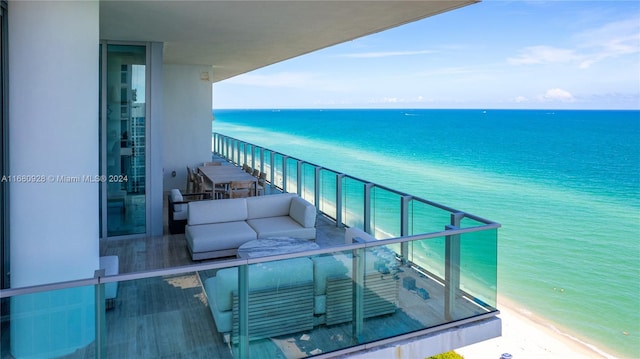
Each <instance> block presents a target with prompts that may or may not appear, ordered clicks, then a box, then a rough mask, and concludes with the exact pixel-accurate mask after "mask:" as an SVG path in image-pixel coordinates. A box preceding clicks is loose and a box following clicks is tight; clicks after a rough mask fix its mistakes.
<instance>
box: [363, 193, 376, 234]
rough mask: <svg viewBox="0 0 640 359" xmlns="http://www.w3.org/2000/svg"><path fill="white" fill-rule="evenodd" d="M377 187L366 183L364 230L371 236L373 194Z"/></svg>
mask: <svg viewBox="0 0 640 359" xmlns="http://www.w3.org/2000/svg"><path fill="white" fill-rule="evenodd" d="M374 186H375V184H374V183H365V185H364V213H363V214H362V216H363V219H362V220H363V222H364V223H363V226H364V228H363V230H364V231H365V232H367V233H369V234H372V233H371V194H372V192H373V191H372V189H373V187H374Z"/></svg>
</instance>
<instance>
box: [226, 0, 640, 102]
mask: <svg viewBox="0 0 640 359" xmlns="http://www.w3.org/2000/svg"><path fill="white" fill-rule="evenodd" d="M213 108H214V109H224V108H247V109H250V108H269V109H277V108H447V109H457V108H474V109H478V108H503V109H539V108H540V109H640V1H619V0H609V1H573V0H564V1H563V0H556V1H525V0H518V1H495V0H484V1H483V2H481V3H478V4H474V5H470V6H467V7H464V8H461V9H457V10H454V11H450V12H447V13H443V14H439V15H436V16H433V17H430V18H426V19H423V20H420V21H416V22H413V23H409V24H406V25H402V26H399V27H396V28H393V29H389V30H386V31H382V32H379V33H376V34H372V35H369V36H366V37H362V38H359V39H355V40H352V41H349V42H346V43H342V44H338V45H335V46H332V47H329V48H326V49H322V50H318V51H316V52H313V53H310V54H305V55H302V56H299V57H297V58H294V59H290V60H287V61H283V62H280V63H277V64H274V65H270V66H267V67H264V68H262V69H258V70H255V71H252V72H248V73H246V74H243V75H239V76H236V77H233V78H231V79H228V80H224V81H220V82H218V83H215V84H214V85H213Z"/></svg>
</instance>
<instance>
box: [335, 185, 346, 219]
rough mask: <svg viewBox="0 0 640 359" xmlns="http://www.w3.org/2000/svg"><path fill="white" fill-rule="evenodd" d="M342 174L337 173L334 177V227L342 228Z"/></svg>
mask: <svg viewBox="0 0 640 359" xmlns="http://www.w3.org/2000/svg"><path fill="white" fill-rule="evenodd" d="M343 178H344V173H338V174H337V175H336V227H338V228H342V227H344V223H342V179H343Z"/></svg>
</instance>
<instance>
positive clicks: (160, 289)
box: [104, 272, 231, 358]
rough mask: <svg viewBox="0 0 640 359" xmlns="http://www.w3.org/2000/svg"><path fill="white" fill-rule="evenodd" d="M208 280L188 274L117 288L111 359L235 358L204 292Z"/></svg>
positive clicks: (110, 319)
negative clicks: (168, 358) (220, 331)
mask: <svg viewBox="0 0 640 359" xmlns="http://www.w3.org/2000/svg"><path fill="white" fill-rule="evenodd" d="M203 273H207V272H203ZM207 278H208V277H205V276H204V275H203V277H202V280H201V273H198V272H186V273H180V274H175V275H167V276H156V277H151V278H143V279H135V280H127V281H121V282H119V283H117V297H116V299H115V302H114V305H113V308H111V309H107V310H106V313H105V320H106V325H105V327H106V335H105V347H104V353H106V357H107V358H167V357H173V358H177V357H185V358H196V357H200V358H203V357H216V358H230V357H231V355H230V354H229V353H228V349H227V348H228V346H227V345H226V344H225V342H224V336H223V335H222V334H220V333H219V332H218V330H217V327H216V322H215V321H214V317H213V316H212V311H213V308H215V305H212V303H211V302H209V300H208V298H209V297H207V293H206V292H205V290H204V286H203V282H204V279H207ZM109 284H113V283H107V284H105V291H107V289H106V286H108V285H109ZM210 296H211V295H210Z"/></svg>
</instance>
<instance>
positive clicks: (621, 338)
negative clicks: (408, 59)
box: [213, 109, 640, 358]
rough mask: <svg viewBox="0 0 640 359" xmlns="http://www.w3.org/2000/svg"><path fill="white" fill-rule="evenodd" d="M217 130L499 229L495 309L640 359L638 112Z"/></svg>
mask: <svg viewBox="0 0 640 359" xmlns="http://www.w3.org/2000/svg"><path fill="white" fill-rule="evenodd" d="M214 118H215V120H214V122H213V131H214V132H219V133H222V134H225V135H228V136H232V137H236V138H239V139H241V140H244V141H247V142H250V143H254V144H257V145H260V146H263V147H266V148H269V149H272V150H274V151H279V152H282V153H285V154H288V155H290V156H293V157H296V158H299V159H304V160H306V161H309V162H312V163H315V164H318V165H322V166H324V167H326V168H330V169H332V170H336V171H340V172H344V173H348V174H350V175H353V176H355V177H358V178H363V179H366V180H370V181H372V182H376V183H379V184H382V185H386V186H389V187H391V188H395V189H398V190H401V191H403V192H406V193H410V194H412V195H416V196H418V197H422V198H425V199H428V200H432V201H435V202H438V203H441V204H444V205H447V206H450V207H453V208H456V209H459V210H463V211H465V212H469V213H473V214H475V215H478V216H481V217H484V218H488V219H491V220H493V221H496V222H499V223H501V224H502V228H501V229H500V230H499V231H498V295H499V296H503V297H505V298H508V299H509V300H511V301H512V302H515V303H517V305H518V308H516V309H520V310H523V311H526V312H530V313H532V314H533V315H535V316H536V317H538V318H543V319H544V320H545V321H547V322H548V323H550V324H552V325H553V326H554V327H555V328H557V329H558V330H559V331H561V332H562V333H564V334H566V335H569V336H571V337H573V338H574V339H576V340H579V341H582V342H584V343H586V344H589V345H591V346H593V347H595V348H597V349H598V350H601V351H603V352H606V353H609V354H612V355H615V356H618V357H622V358H637V357H640V111H569V110H562V111H557V110H486V111H485V110H395V109H394V110H379V109H371V110H368V109H367V110H312V109H304V110H214ZM498 309H499V308H498Z"/></svg>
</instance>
